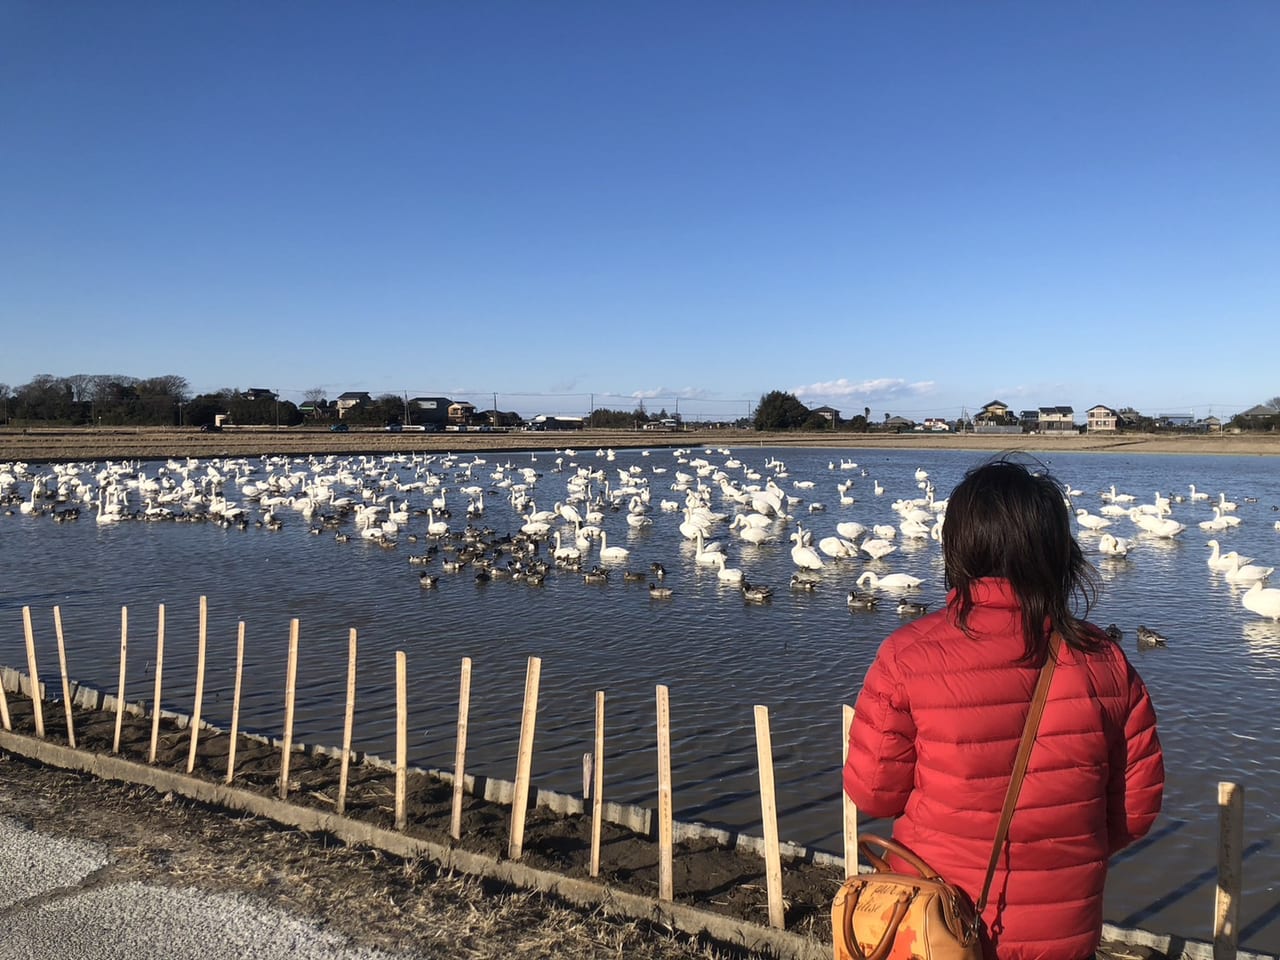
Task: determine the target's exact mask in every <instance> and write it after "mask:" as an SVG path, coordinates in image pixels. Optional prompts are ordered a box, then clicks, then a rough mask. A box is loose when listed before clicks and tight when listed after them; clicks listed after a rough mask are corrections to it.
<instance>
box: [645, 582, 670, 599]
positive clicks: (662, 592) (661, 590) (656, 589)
mask: <svg viewBox="0 0 1280 960" xmlns="http://www.w3.org/2000/svg"><path fill="white" fill-rule="evenodd" d="M673 593H674V591H673V590H672V589H671V588H670V587H660V586H658V585H657V584H656V583H651V584H649V596H650V597H652V598H653V599H654V600H670V599H671V597H672V594H673Z"/></svg>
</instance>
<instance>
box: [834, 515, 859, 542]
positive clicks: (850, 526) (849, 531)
mask: <svg viewBox="0 0 1280 960" xmlns="http://www.w3.org/2000/svg"><path fill="white" fill-rule="evenodd" d="M836 533H838V534H840V536H842V537H844V538H845V539H846V540H857V539H858V538H859V537H863V536H866V533H867V528H866V526H865V525H864V524H861V523H858V522H856V521H854V520H846V521H844V522H843V523H837V524H836Z"/></svg>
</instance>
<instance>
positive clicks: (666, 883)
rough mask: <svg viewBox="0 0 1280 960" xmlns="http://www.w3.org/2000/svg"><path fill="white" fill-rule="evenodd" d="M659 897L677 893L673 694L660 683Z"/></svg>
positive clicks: (670, 897) (667, 897) (671, 896)
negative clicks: (673, 878) (674, 824)
mask: <svg viewBox="0 0 1280 960" xmlns="http://www.w3.org/2000/svg"><path fill="white" fill-rule="evenodd" d="M657 692H658V899H659V900H671V899H673V897H674V896H675V889H674V886H675V885H674V883H673V881H672V869H673V864H672V859H673V853H672V846H673V842H674V841H673V836H674V828H673V825H672V808H673V802H672V795H671V696H670V693H669V691H668V689H667V688H666V687H665V686H662V685H661V684H659V685H658V688H657Z"/></svg>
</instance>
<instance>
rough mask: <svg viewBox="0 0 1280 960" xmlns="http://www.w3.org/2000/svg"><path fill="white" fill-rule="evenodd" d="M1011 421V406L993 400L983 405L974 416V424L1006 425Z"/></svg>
mask: <svg viewBox="0 0 1280 960" xmlns="http://www.w3.org/2000/svg"><path fill="white" fill-rule="evenodd" d="M1008 421H1009V405H1008V404H1007V403H1001V402H1000V401H999V400H992V401H991V402H990V403H987V404H983V406H982V409H981V410H979V411H978V412H977V413H976V414H974V416H973V422H974V423H975V424H979V423H991V424H1001V425H1003V424H1005V423H1007V422H1008Z"/></svg>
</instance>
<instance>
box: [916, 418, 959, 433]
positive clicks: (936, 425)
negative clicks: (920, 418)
mask: <svg viewBox="0 0 1280 960" xmlns="http://www.w3.org/2000/svg"><path fill="white" fill-rule="evenodd" d="M916 429H917V430H924V431H926V432H929V433H942V432H943V431H947V430H950V429H951V424H949V423H947V421H946V420H944V419H943V418H942V417H925V418H924V422H923V423H921V424H920V425H919V426H917V427H916Z"/></svg>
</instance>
